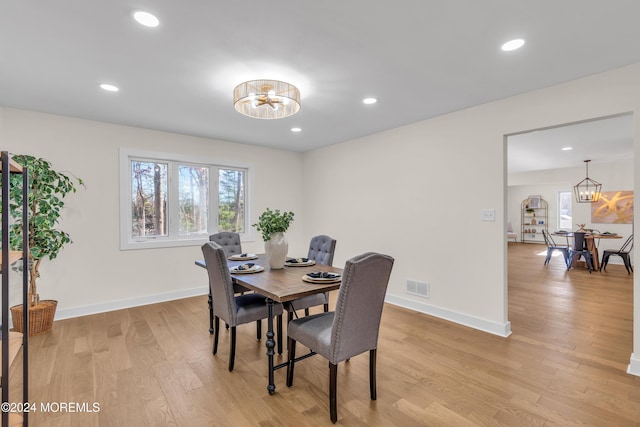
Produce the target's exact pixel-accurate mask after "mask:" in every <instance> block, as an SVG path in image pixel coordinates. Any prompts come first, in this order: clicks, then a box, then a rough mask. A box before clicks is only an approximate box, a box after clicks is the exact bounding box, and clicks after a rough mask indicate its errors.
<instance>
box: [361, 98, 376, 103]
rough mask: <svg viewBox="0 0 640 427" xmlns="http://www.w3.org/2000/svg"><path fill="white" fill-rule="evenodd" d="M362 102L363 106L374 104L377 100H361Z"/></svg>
mask: <svg viewBox="0 0 640 427" xmlns="http://www.w3.org/2000/svg"><path fill="white" fill-rule="evenodd" d="M362 102H364V103H365V104H375V103H376V102H378V100H377V99H376V98H365V99H363V100H362Z"/></svg>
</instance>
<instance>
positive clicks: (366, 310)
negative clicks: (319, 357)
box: [329, 252, 394, 364]
mask: <svg viewBox="0 0 640 427" xmlns="http://www.w3.org/2000/svg"><path fill="white" fill-rule="evenodd" d="M393 261H394V260H393V258H391V257H390V256H388V255H382V254H377V253H374V252H367V253H365V254H362V255H359V256H356V257H354V258H351V259H350V260H348V261H347V262H346V264H345V268H344V272H343V275H342V284H341V285H340V291H339V292H338V299H337V302H336V309H335V317H334V319H333V326H332V329H331V342H330V348H329V362H331V363H333V364H338V362H340V361H343V360H346V359H348V358H350V357H352V356H355V355H357V354H360V353H363V352H365V351H369V350H373V349H375V348H377V346H378V331H379V329H380V317H381V316H382V307H383V305H384V297H385V294H386V292H387V285H388V283H389V276H390V275H391V268H392V267H393Z"/></svg>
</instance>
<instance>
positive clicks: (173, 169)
mask: <svg viewBox="0 0 640 427" xmlns="http://www.w3.org/2000/svg"><path fill="white" fill-rule="evenodd" d="M168 163H169V173H168V175H169V176H168V177H167V179H168V181H169V182H168V183H167V187H168V189H167V217H168V218H167V221H168V226H169V238H170V239H178V238H179V237H180V236H179V232H178V227H179V221H178V220H177V219H178V218H179V217H180V212H178V209H179V207H180V203H178V196H179V189H178V163H177V162H171V161H170V162H168Z"/></svg>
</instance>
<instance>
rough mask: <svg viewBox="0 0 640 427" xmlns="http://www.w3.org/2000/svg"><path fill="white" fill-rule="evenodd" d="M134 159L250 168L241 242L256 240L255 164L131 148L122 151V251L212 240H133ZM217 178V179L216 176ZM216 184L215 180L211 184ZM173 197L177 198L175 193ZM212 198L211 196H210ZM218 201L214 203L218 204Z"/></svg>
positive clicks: (215, 220)
mask: <svg viewBox="0 0 640 427" xmlns="http://www.w3.org/2000/svg"><path fill="white" fill-rule="evenodd" d="M131 158H143V159H148V160H157V161H158V162H162V161H172V162H184V163H186V164H202V165H210V166H219V167H223V168H224V167H227V168H231V169H246V171H247V177H246V188H245V210H246V212H245V216H246V218H245V221H246V225H245V231H244V233H241V234H240V239H241V241H243V242H249V241H253V240H254V237H253V234H252V232H253V230H252V227H251V223H252V220H251V200H252V191H253V169H254V164H253V163H247V162H237V161H228V160H224V159H215V158H210V157H203V156H195V155H185V154H177V153H165V152H157V151H144V150H135V149H130V148H120V161H119V164H120V171H119V175H120V206H119V210H120V250H122V251H126V250H134V249H151V248H172V247H182V246H199V245H202V244H203V243H204V242H206V241H207V240H209V236H208V235H207V236H198V237H178V238H176V237H169V236H166V237H165V236H156V237H150V238H146V239H144V240H135V239H133V238H131V234H130V232H131V208H130V206H131V166H130V160H131ZM212 178H213V177H212ZM218 179H219V177H217V176H216V177H215V183H216V185H217V183H218ZM211 181H213V180H212V179H211V180H210V182H211ZM169 197H173V196H172V195H171V194H170V195H169ZM176 197H177V196H176ZM210 197H211V195H210ZM213 202H214V201H213V200H212V202H211V203H210V205H211V206H213V205H214V203H213ZM172 222H173V218H170V219H169V228H170V229H171V227H172V224H171V223H172ZM217 223H218V213H217V210H216V212H215V215H214V218H212V221H209V231H208V234H212V233H214V232H216V230H215V228H214V227H217Z"/></svg>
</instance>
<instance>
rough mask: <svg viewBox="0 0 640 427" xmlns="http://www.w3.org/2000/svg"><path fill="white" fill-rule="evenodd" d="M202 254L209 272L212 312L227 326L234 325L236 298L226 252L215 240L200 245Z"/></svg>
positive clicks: (235, 320)
mask: <svg viewBox="0 0 640 427" xmlns="http://www.w3.org/2000/svg"><path fill="white" fill-rule="evenodd" d="M202 255H204V261H205V263H206V264H207V273H209V288H210V289H211V297H212V299H213V312H214V313H215V314H216V316H218V317H219V318H221V319H222V320H224V321H225V322H226V323H227V324H228V325H229V326H236V324H237V315H236V299H235V297H234V295H233V281H232V280H231V274H229V266H228V265H227V254H226V252H225V251H224V248H223V247H222V246H220V245H219V244H217V243H216V242H207V243H205V244H204V245H202Z"/></svg>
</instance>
